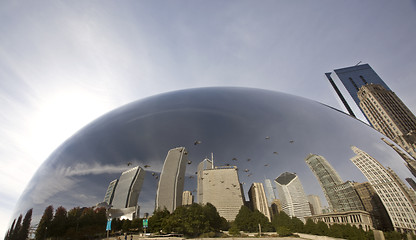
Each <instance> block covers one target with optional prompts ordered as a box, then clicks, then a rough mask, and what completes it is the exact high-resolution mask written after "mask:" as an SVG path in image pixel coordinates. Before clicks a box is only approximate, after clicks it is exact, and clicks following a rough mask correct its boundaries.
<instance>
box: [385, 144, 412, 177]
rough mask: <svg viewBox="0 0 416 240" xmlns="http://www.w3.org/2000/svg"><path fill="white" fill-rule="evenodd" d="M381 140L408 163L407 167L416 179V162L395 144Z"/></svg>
mask: <svg viewBox="0 0 416 240" xmlns="http://www.w3.org/2000/svg"><path fill="white" fill-rule="evenodd" d="M381 140H383V141H384V142H385V143H386V144H387V145H389V146H390V147H391V148H393V149H394V151H396V152H397V153H398V154H399V155H400V157H402V159H403V160H404V161H405V162H406V167H407V168H408V169H409V171H410V172H411V173H412V174H413V176H415V177H416V160H414V159H412V158H411V157H409V156H408V155H406V153H404V152H403V151H402V150H400V148H398V147H396V146H395V145H394V144H393V143H391V142H389V141H388V140H387V139H385V138H381Z"/></svg>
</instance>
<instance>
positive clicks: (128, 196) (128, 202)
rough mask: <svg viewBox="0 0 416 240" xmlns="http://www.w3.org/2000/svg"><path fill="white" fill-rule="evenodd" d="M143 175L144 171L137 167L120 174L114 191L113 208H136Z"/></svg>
mask: <svg viewBox="0 0 416 240" xmlns="http://www.w3.org/2000/svg"><path fill="white" fill-rule="evenodd" d="M144 174H145V171H144V170H143V169H142V168H141V167H139V166H137V167H135V168H132V169H130V170H127V171H125V172H123V173H122V174H121V176H120V179H119V180H118V184H117V186H116V188H115V191H114V198H113V201H112V205H113V208H117V209H122V208H130V207H136V205H137V200H138V199H139V194H140V190H141V188H142V184H143V181H144ZM113 182H114V181H113Z"/></svg>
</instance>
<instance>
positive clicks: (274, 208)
mask: <svg viewBox="0 0 416 240" xmlns="http://www.w3.org/2000/svg"><path fill="white" fill-rule="evenodd" d="M270 210H271V211H270V213H271V215H272V219H273V218H274V217H275V216H276V215H277V214H279V213H280V212H281V211H282V203H281V202H280V199H274V200H273V202H272V204H271V207H270Z"/></svg>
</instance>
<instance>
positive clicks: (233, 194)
mask: <svg viewBox="0 0 416 240" xmlns="http://www.w3.org/2000/svg"><path fill="white" fill-rule="evenodd" d="M200 186H201V185H200ZM202 188H203V193H202V194H203V202H202V204H207V203H211V204H212V205H214V206H215V208H217V211H218V213H219V214H220V216H221V217H224V218H225V219H226V220H227V221H234V219H235V217H236V216H237V214H238V212H239V211H240V208H241V206H243V205H244V201H245V199H244V194H243V189H242V186H241V184H240V181H239V179H238V171H237V167H235V166H227V167H215V168H213V169H206V170H204V171H202Z"/></svg>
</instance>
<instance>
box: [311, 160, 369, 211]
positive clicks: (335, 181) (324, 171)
mask: <svg viewBox="0 0 416 240" xmlns="http://www.w3.org/2000/svg"><path fill="white" fill-rule="evenodd" d="M305 162H306V164H307V165H308V166H309V168H310V169H311V170H312V172H313V173H314V174H315V176H316V178H317V180H318V182H319V184H320V185H321V188H322V190H323V192H324V194H325V198H326V200H327V201H328V204H329V206H330V208H331V209H332V210H333V211H334V212H345V211H352V210H364V207H363V205H362V203H361V200H360V198H359V197H358V194H357V193H356V191H355V189H354V187H353V185H352V183H351V182H349V181H347V182H343V181H342V179H341V177H340V176H339V175H338V173H337V172H336V171H335V169H334V168H333V167H332V166H331V164H329V162H328V161H327V160H326V159H325V158H324V157H322V156H320V155H316V154H309V155H308V156H307V157H306V158H305Z"/></svg>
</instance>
